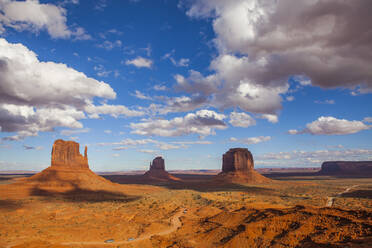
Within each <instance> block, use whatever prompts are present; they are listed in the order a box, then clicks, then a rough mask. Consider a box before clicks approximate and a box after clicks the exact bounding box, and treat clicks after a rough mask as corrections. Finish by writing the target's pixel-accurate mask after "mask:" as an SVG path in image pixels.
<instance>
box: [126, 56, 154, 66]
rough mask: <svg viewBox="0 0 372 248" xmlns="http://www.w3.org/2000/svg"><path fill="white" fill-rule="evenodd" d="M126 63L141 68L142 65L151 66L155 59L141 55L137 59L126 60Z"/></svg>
mask: <svg viewBox="0 0 372 248" xmlns="http://www.w3.org/2000/svg"><path fill="white" fill-rule="evenodd" d="M125 64H126V65H133V66H135V67H139V68H140V67H145V68H151V67H152V64H153V61H152V60H151V59H146V58H143V57H140V56H139V57H137V58H135V59H132V60H127V61H125Z"/></svg>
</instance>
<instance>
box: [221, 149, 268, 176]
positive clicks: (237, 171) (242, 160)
mask: <svg viewBox="0 0 372 248" xmlns="http://www.w3.org/2000/svg"><path fill="white" fill-rule="evenodd" d="M215 179H216V180H217V181H222V182H229V183H231V182H232V183H264V182H269V181H270V179H268V178H266V177H264V176H262V175H261V174H260V173H258V172H257V171H255V170H254V162H253V156H252V153H251V152H250V151H249V150H248V149H246V148H232V149H230V150H229V151H227V152H226V153H225V154H224V155H223V156H222V172H221V173H220V174H218V175H217V176H216V177H215Z"/></svg>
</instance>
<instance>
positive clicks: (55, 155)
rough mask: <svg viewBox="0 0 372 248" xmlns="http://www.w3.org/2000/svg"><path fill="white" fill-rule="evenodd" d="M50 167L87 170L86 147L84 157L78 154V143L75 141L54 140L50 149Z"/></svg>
mask: <svg viewBox="0 0 372 248" xmlns="http://www.w3.org/2000/svg"><path fill="white" fill-rule="evenodd" d="M51 166H52V167H54V166H59V167H61V166H62V167H72V168H80V169H81V168H89V166H88V155H87V147H86V146H85V151H84V157H83V156H82V155H81V154H80V150H79V143H77V142H75V141H64V140H61V139H59V140H56V141H55V142H54V144H53V148H52V161H51Z"/></svg>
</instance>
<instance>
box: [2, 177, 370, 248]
mask: <svg viewBox="0 0 372 248" xmlns="http://www.w3.org/2000/svg"><path fill="white" fill-rule="evenodd" d="M176 176H177V177H180V178H182V179H183V181H182V182H157V183H156V182H153V183H149V182H144V181H141V177H139V176H136V175H112V176H109V175H106V176H105V177H106V178H107V179H109V180H111V181H113V182H117V183H120V185H118V188H120V190H119V191H118V192H115V193H112V192H106V191H92V190H84V189H81V188H79V189H69V190H67V191H56V190H53V189H50V188H39V189H37V190H35V189H32V188H28V187H27V186H25V185H17V183H15V184H14V182H15V181H17V180H19V179H17V178H18V177H20V176H17V175H0V247H35V248H36V247H37V248H43V247H203V248H207V247H372V180H371V178H337V177H326V176H316V174H315V173H272V174H268V175H266V176H268V177H270V178H272V179H275V180H273V181H272V183H267V184H260V185H247V184H229V185H222V184H216V183H213V180H211V179H212V177H213V176H212V175H192V174H188V175H186V174H185V175H182V174H180V175H176Z"/></svg>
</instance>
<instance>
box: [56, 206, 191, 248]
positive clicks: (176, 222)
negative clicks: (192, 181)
mask: <svg viewBox="0 0 372 248" xmlns="http://www.w3.org/2000/svg"><path fill="white" fill-rule="evenodd" d="M184 211H185V209H181V210H180V211H178V212H177V213H176V214H175V215H174V216H173V217H172V218H171V226H170V227H169V228H168V229H166V230H163V231H161V232H156V233H150V234H146V235H143V236H140V237H138V238H136V239H133V240H122V241H113V242H111V243H104V242H103V241H89V242H66V243H62V245H80V246H84V245H100V246H113V245H120V244H129V243H135V242H138V241H142V240H146V239H149V238H151V237H152V236H154V235H159V236H162V235H167V234H170V233H172V232H175V231H177V229H178V228H179V227H181V226H182V222H181V220H180V218H181V217H182V216H183V215H184V214H185V212H184Z"/></svg>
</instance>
